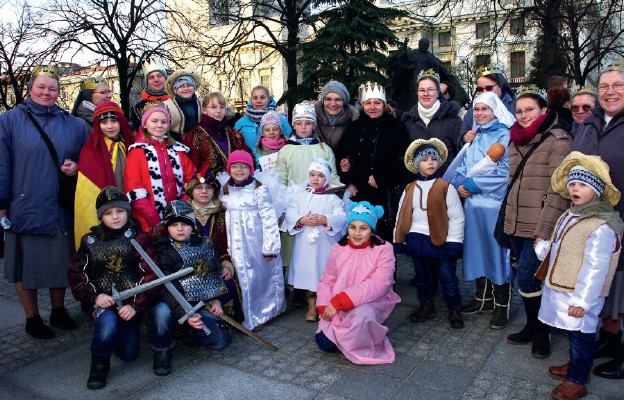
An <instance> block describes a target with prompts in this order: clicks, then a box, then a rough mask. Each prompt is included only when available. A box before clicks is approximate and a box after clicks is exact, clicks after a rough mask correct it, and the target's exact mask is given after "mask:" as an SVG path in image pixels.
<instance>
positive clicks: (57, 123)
mask: <svg viewBox="0 0 624 400" xmlns="http://www.w3.org/2000/svg"><path fill="white" fill-rule="evenodd" d="M28 108H30V110H31V112H32V114H33V116H34V117H35V118H36V119H37V121H38V122H39V124H40V125H41V127H42V128H43V130H44V131H45V133H46V134H47V135H48V137H49V138H50V140H51V141H52V143H53V144H54V148H55V149H56V152H57V154H58V159H59V165H54V162H53V161H52V156H51V155H50V152H49V151H48V148H47V147H46V145H45V142H44V141H43V139H42V138H41V135H40V134H39V131H38V130H37V128H36V127H35V125H34V124H33V122H32V121H31V120H30V118H29V117H28V114H27V113H26V110H27V109H28ZM86 140H87V135H86V133H85V130H84V123H83V122H81V121H80V120H79V119H77V118H75V117H74V116H72V115H71V114H69V113H68V112H67V111H65V110H63V109H61V108H60V107H58V106H56V105H54V106H52V107H44V106H41V105H39V104H37V103H35V102H34V101H32V100H31V99H30V98H28V99H27V100H26V101H25V102H23V103H21V104H18V105H17V107H15V108H14V109H12V110H9V111H7V112H5V113H4V114H2V115H1V116H0V210H5V209H7V210H8V214H7V216H8V217H9V219H10V221H11V224H12V227H11V229H10V230H9V232H13V233H26V234H40V235H45V234H55V233H56V232H57V231H58V228H59V227H60V229H61V230H63V231H67V230H69V229H70V228H71V214H70V213H69V212H67V211H65V210H63V209H62V208H61V207H60V205H59V202H58V190H59V178H58V173H59V172H58V171H59V168H60V164H63V163H64V162H65V160H66V159H71V160H73V161H76V162H78V157H79V155H80V149H81V148H82V145H83V144H84V142H85V141H86ZM93 206H94V207H95V204H94V205H93Z"/></svg>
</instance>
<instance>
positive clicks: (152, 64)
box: [141, 60, 167, 78]
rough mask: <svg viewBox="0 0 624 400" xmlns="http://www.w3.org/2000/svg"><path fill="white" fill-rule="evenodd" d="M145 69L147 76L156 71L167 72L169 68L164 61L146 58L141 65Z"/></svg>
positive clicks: (144, 73) (145, 75)
mask: <svg viewBox="0 0 624 400" xmlns="http://www.w3.org/2000/svg"><path fill="white" fill-rule="evenodd" d="M141 68H142V70H143V76H144V77H146V78H147V76H148V75H149V74H150V73H152V72H154V71H164V72H165V73H166V72H167V68H165V66H164V65H163V64H162V63H159V62H156V61H151V60H145V61H143V66H142V67H141Z"/></svg>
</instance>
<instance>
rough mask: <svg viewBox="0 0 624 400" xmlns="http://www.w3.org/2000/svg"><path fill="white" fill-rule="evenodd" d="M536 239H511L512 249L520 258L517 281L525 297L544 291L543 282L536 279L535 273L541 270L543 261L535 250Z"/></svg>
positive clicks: (514, 237) (513, 237)
mask: <svg viewBox="0 0 624 400" xmlns="http://www.w3.org/2000/svg"><path fill="white" fill-rule="evenodd" d="M534 242H535V239H531V238H521V237H517V236H512V237H511V249H512V251H513V252H514V254H515V255H516V257H517V258H518V270H517V271H516V279H517V283H518V289H519V290H520V294H521V295H524V297H529V296H528V295H530V294H533V293H538V292H541V291H542V282H540V281H538V280H537V279H535V272H537V269H538V268H539V266H540V264H541V261H540V260H538V258H537V256H536V255H535V250H534V249H533V243H534Z"/></svg>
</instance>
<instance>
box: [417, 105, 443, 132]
mask: <svg viewBox="0 0 624 400" xmlns="http://www.w3.org/2000/svg"><path fill="white" fill-rule="evenodd" d="M440 104H441V103H440V100H436V102H435V103H433V106H431V108H425V107H423V106H422V105H421V104H420V103H418V115H420V119H422V120H423V122H424V123H425V126H429V122H431V119H432V118H433V117H434V116H435V114H436V113H437V112H438V110H439V109H440Z"/></svg>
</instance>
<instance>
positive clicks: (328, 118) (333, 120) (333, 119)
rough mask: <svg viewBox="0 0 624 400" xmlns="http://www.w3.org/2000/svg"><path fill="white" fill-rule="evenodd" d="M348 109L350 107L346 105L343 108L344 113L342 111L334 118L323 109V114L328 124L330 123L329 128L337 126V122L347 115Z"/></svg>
mask: <svg viewBox="0 0 624 400" xmlns="http://www.w3.org/2000/svg"><path fill="white" fill-rule="evenodd" d="M347 107H349V105H348V104H345V106H344V107H342V111H340V112H339V113H338V115H336V116H335V117H332V116H331V115H329V114H327V111H325V109H323V113H324V114H325V116H326V117H327V122H329V126H332V127H333V126H336V122H338V120H339V119H340V117H342V114H344V113H345V110H346V109H347Z"/></svg>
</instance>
